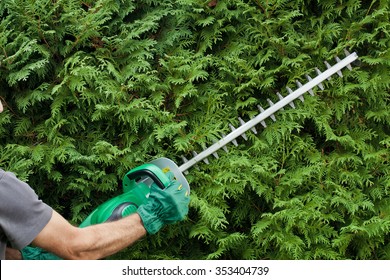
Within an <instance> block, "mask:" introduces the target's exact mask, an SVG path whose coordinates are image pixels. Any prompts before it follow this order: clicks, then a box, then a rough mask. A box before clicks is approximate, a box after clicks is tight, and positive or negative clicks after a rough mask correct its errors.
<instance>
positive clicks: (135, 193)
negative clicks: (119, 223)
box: [80, 163, 170, 228]
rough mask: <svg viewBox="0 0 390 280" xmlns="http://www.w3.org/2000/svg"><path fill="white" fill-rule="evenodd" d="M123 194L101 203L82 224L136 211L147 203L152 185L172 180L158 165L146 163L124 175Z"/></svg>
mask: <svg viewBox="0 0 390 280" xmlns="http://www.w3.org/2000/svg"><path fill="white" fill-rule="evenodd" d="M122 182H123V194H121V195H118V196H116V197H114V198H112V199H110V200H108V201H106V202H104V203H103V204H101V205H99V206H98V207H97V208H96V209H95V210H94V211H93V212H92V213H91V214H90V215H89V216H88V217H87V218H86V219H85V220H84V221H83V222H82V223H81V224H80V227H81V228H82V227H87V226H90V225H94V224H100V223H104V222H109V221H115V220H118V219H121V218H123V217H126V216H128V215H130V214H132V213H135V212H136V211H137V209H138V207H139V206H140V205H141V204H144V203H146V201H147V199H148V196H149V193H150V186H151V185H152V184H153V183H155V184H157V185H158V186H159V187H160V188H165V187H167V186H168V185H169V183H170V180H169V178H168V177H167V176H166V175H165V173H164V172H163V170H161V168H159V167H158V166H156V165H154V164H151V163H146V164H143V165H141V166H138V167H136V168H134V169H132V170H130V171H129V172H128V173H126V175H125V176H124V177H123V180H122Z"/></svg>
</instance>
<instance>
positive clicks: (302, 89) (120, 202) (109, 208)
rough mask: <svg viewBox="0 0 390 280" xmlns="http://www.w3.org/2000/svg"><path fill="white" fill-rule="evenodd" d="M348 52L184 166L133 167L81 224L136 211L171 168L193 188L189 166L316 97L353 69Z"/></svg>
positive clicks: (161, 160) (164, 182) (166, 162)
mask: <svg viewBox="0 0 390 280" xmlns="http://www.w3.org/2000/svg"><path fill="white" fill-rule="evenodd" d="M345 55H346V57H345V58H344V59H342V60H341V59H340V58H338V57H336V62H337V63H336V64H335V65H333V66H331V65H330V64H329V63H328V62H326V61H325V65H326V67H327V70H326V71H324V72H321V71H320V70H319V69H318V68H316V72H317V76H316V77H314V78H311V77H310V76H309V75H306V78H307V80H308V82H307V83H306V84H304V85H302V84H301V83H300V82H299V81H296V84H297V87H298V88H297V89H296V90H295V91H293V90H292V89H291V88H289V87H286V89H287V91H288V93H289V94H288V95H287V96H286V97H283V96H282V95H281V94H280V93H279V92H278V93H277V96H278V98H279V101H278V102H276V103H275V104H274V103H273V102H272V101H271V100H270V99H267V101H268V103H269V105H270V107H269V108H268V109H266V110H265V109H263V108H262V107H260V106H258V109H259V111H260V113H259V114H258V115H257V116H256V117H254V118H253V119H251V120H249V121H248V122H244V121H243V120H242V119H241V118H239V121H240V123H241V126H240V127H238V128H234V127H233V126H232V125H230V128H231V130H232V131H231V132H230V133H229V134H228V135H226V136H224V137H223V138H222V139H220V140H219V141H218V142H216V143H214V144H213V145H212V146H210V147H209V148H207V149H205V150H204V151H202V152H201V153H199V154H197V153H195V152H193V153H194V157H193V158H192V159H190V160H187V159H186V158H185V157H183V161H184V163H183V164H182V165H180V166H177V165H176V163H174V162H173V161H172V160H170V159H168V158H159V159H156V160H153V161H152V162H150V163H146V164H143V165H141V166H139V167H136V168H134V169H132V170H130V171H129V172H128V173H127V174H126V175H125V176H124V178H123V194H121V195H119V196H117V197H114V198H112V199H110V200H108V201H106V202H105V203H103V204H101V205H100V206H98V207H97V208H96V209H95V210H94V211H93V212H92V213H91V214H90V215H89V216H88V217H87V219H86V220H85V221H84V222H83V223H82V224H81V225H80V227H86V226H89V225H92V224H98V223H104V222H107V221H113V220H117V219H120V218H122V217H125V216H127V215H129V214H131V213H134V212H136V210H137V208H138V207H139V206H140V205H141V204H144V203H145V202H146V201H147V199H148V195H149V189H150V186H151V184H152V183H155V184H157V185H158V186H159V187H160V188H165V187H167V186H168V185H169V183H170V181H169V179H168V177H167V176H166V175H165V173H166V172H167V171H171V172H172V173H173V174H174V175H175V177H176V179H177V180H178V181H179V182H180V183H181V184H182V185H183V187H185V188H187V190H188V191H190V186H189V184H188V182H187V180H186V178H185V176H184V175H183V173H185V172H187V170H188V169H189V168H191V167H192V166H194V165H195V164H197V163H198V162H201V161H204V162H205V163H208V160H207V157H208V156H210V155H213V156H214V157H216V158H218V157H219V156H218V153H217V151H218V150H220V149H224V150H225V151H227V149H226V145H227V144H229V143H230V142H232V143H233V144H234V145H236V146H237V145H238V144H237V141H236V139H237V138H238V137H243V138H244V139H245V140H246V139H247V135H246V134H245V133H246V132H247V131H248V130H251V131H252V132H253V133H255V134H257V130H256V128H255V126H256V125H257V124H259V123H260V124H261V125H262V126H263V127H266V123H265V119H267V118H271V119H272V120H273V121H275V120H276V119H275V116H274V114H275V113H276V112H277V111H279V110H280V109H283V108H284V107H285V106H287V105H289V106H291V107H292V108H295V104H294V100H295V99H298V98H299V99H300V100H301V101H302V102H303V101H304V98H303V94H304V93H306V92H309V93H310V94H311V95H313V96H314V92H313V88H314V87H319V88H320V89H321V90H323V89H324V86H323V84H322V82H324V81H325V80H330V79H331V76H332V75H334V74H337V75H339V76H340V77H342V72H341V70H342V69H343V68H345V67H347V68H348V69H349V70H352V67H351V63H352V62H354V61H355V60H356V59H357V58H358V56H357V54H356V53H352V54H350V53H349V52H348V51H345Z"/></svg>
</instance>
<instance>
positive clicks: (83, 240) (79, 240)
mask: <svg viewBox="0 0 390 280" xmlns="http://www.w3.org/2000/svg"><path fill="white" fill-rule="evenodd" d="M92 243H93V242H92V240H91V238H90V237H89V236H88V234H87V233H86V232H85V231H84V230H83V229H81V228H76V229H75V230H74V232H73V234H72V235H71V236H70V237H69V238H68V240H67V241H66V244H65V246H64V247H63V250H62V251H63V252H62V253H63V258H64V259H67V260H97V259H99V258H101V256H100V255H99V252H97V251H95V250H91V248H92V246H93V244H92Z"/></svg>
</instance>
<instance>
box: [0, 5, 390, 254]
mask: <svg viewBox="0 0 390 280" xmlns="http://www.w3.org/2000/svg"><path fill="white" fill-rule="evenodd" d="M389 13H390V10H389V5H388V1H382V0H373V1H361V0H349V1H339V0H326V1H319V0H317V1H314V0H306V1H303V0H300V1H285V0H272V1H259V0H256V1H248V0H235V1H233V0H219V1H203V0H196V1H190V0H163V1H150V0H143V1H134V0H127V1H125V0H100V1H91V0H87V1H79V0H66V1H65V0H57V1H50V0H36V1H26V0H3V1H1V2H0V18H1V22H0V98H1V100H2V102H3V104H4V106H5V111H4V112H3V113H2V114H1V115H0V133H1V134H0V154H1V157H0V167H1V168H3V169H7V170H10V171H13V172H15V173H16V174H17V175H18V176H19V177H20V178H21V179H23V180H26V181H27V182H28V183H29V184H30V185H31V186H32V187H33V188H34V189H35V190H36V192H37V193H38V194H39V195H40V196H41V198H42V199H43V200H44V201H46V202H47V203H49V204H50V205H52V206H53V207H54V208H55V209H56V210H57V211H59V212H61V213H62V214H63V215H64V216H65V217H66V218H67V219H68V220H69V221H71V222H72V223H74V224H78V223H80V222H81V221H82V220H83V219H84V218H85V217H86V216H87V215H88V214H89V213H90V212H91V211H92V210H93V209H94V208H95V207H96V206H97V205H99V204H100V203H102V202H103V201H105V200H107V199H108V198H111V197H113V196H114V195H117V194H118V193H120V191H121V188H120V181H121V178H122V176H123V175H124V174H125V173H126V172H127V171H128V170H130V169H131V168H133V167H136V166H138V165H140V164H142V163H145V162H148V161H150V160H151V159H154V158H158V157H161V156H165V157H169V158H171V159H173V160H175V161H177V162H178V163H180V157H181V156H182V155H184V156H186V157H191V155H192V151H198V152H199V151H201V150H202V149H204V148H205V147H206V146H209V145H210V144H212V143H213V141H215V140H217V139H219V138H220V137H221V135H222V134H227V133H228V132H229V126H228V124H229V123H232V124H233V125H235V126H238V125H239V123H238V121H237V117H241V118H243V119H245V120H248V119H250V118H252V117H254V116H255V115H256V114H258V111H257V105H261V106H263V107H264V108H266V107H268V105H267V101H266V100H267V98H270V99H272V100H274V101H277V97H276V95H275V93H276V92H277V91H280V92H281V93H282V94H284V95H286V94H287V92H286V90H285V86H289V87H291V88H294V87H296V85H295V81H296V80H299V81H301V82H302V83H304V82H305V79H304V74H306V73H308V74H310V75H311V76H312V77H313V76H314V75H315V74H314V73H315V72H314V68H315V67H319V68H321V69H324V68H325V67H324V66H323V65H324V64H323V61H324V60H328V61H333V57H334V56H335V55H338V56H340V57H342V53H343V50H344V49H348V50H350V51H356V52H357V53H358V54H359V57H360V63H359V65H355V66H357V67H354V68H353V71H351V72H349V71H348V70H345V71H343V74H344V77H343V78H339V77H333V78H332V80H330V81H327V82H326V83H324V85H325V90H323V91H321V90H319V89H315V90H314V91H315V96H314V97H311V96H309V95H305V103H304V104H298V102H299V101H298V102H296V105H297V108H296V109H287V108H286V110H284V111H280V112H278V113H277V114H276V117H277V122H275V123H272V122H271V121H270V120H269V121H267V125H268V126H267V128H264V129H261V128H260V127H258V131H259V133H258V134H257V135H255V134H251V133H248V138H249V141H247V142H244V141H241V139H239V147H234V146H229V147H228V148H229V153H228V154H223V152H221V153H219V154H220V158H219V159H215V160H210V161H211V164H210V165H205V164H199V165H198V168H193V169H191V170H190V173H189V174H188V176H187V178H188V180H189V181H190V185H191V190H192V199H191V204H190V214H189V217H188V219H187V220H186V221H185V222H182V223H179V224H177V225H174V226H171V227H166V228H164V229H163V230H162V231H161V232H160V233H158V234H157V235H155V236H148V237H147V238H145V240H142V241H140V242H138V243H137V244H135V245H134V246H133V247H131V248H129V249H126V250H124V251H123V252H121V253H119V254H117V255H115V256H113V258H124V259H128V258H134V259H146V258H150V259H388V258H389V256H390V247H389V245H388V244H389V239H390V236H389V232H390V180H389V178H390V177H389V176H390V174H389V173H390V172H389V147H390V136H389V133H390V130H389V124H390V118H389V116H390V110H389V108H390V107H389V101H390V99H389V92H390V77H389V73H390V71H389V70H390V69H389V68H390V63H389V61H390V59H389V58H390V52H389V49H390V40H389V38H390V36H389V35H390V23H389V22H390V21H389Z"/></svg>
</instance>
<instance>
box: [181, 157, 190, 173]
mask: <svg viewBox="0 0 390 280" xmlns="http://www.w3.org/2000/svg"><path fill="white" fill-rule="evenodd" d="M181 159H182V161H183V162H184V163H186V162H188V159H187V158H186V157H185V156H181ZM183 173H184V175H188V170H186V171H184V172H183Z"/></svg>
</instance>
